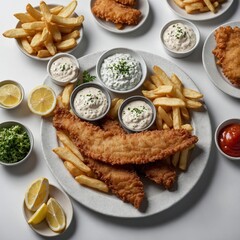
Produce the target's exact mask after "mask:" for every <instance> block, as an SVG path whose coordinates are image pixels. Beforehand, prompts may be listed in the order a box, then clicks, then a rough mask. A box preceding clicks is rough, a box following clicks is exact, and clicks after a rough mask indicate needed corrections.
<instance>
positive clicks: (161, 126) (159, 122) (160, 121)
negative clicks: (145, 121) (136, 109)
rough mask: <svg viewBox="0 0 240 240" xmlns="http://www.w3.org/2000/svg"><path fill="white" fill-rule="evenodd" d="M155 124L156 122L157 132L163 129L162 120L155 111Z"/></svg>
mask: <svg viewBox="0 0 240 240" xmlns="http://www.w3.org/2000/svg"><path fill="white" fill-rule="evenodd" d="M155 122H156V126H157V129H158V130H161V129H163V119H162V116H161V114H160V112H159V111H157V115H156V121H155Z"/></svg>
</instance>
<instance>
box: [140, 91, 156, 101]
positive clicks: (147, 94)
mask: <svg viewBox="0 0 240 240" xmlns="http://www.w3.org/2000/svg"><path fill="white" fill-rule="evenodd" d="M142 94H143V96H145V97H146V98H149V99H155V98H157V97H158V95H157V94H155V93H154V92H153V90H151V91H146V90H142Z"/></svg>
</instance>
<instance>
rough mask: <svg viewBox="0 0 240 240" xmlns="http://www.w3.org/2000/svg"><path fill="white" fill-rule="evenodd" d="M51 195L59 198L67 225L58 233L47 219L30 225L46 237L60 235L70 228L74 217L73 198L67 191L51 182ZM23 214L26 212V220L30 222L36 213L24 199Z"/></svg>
mask: <svg viewBox="0 0 240 240" xmlns="http://www.w3.org/2000/svg"><path fill="white" fill-rule="evenodd" d="M49 197H52V198H55V199H56V200H57V202H58V203H59V204H60V205H61V207H62V208H63V211H64V213H65V216H66V227H65V229H64V230H63V231H62V232H60V233H57V232H53V231H52V230H51V229H50V228H49V226H48V224H47V222H46V221H42V222H41V223H39V224H36V225H31V224H30V225H29V226H30V227H31V228H32V230H34V231H35V232H37V233H38V234H40V235H42V236H45V237H53V236H58V235H60V234H62V233H64V232H65V231H66V230H67V229H68V227H69V226H70V224H71V221H72V217H73V207H72V203H71V200H70V198H69V197H68V195H67V194H66V193H64V192H63V191H62V190H60V189H59V188H57V187H56V186H54V185H52V184H49ZM23 214H24V217H25V219H26V222H28V220H29V219H30V217H31V216H32V215H33V214H34V212H32V211H30V210H28V209H27V207H26V204H25V201H23Z"/></svg>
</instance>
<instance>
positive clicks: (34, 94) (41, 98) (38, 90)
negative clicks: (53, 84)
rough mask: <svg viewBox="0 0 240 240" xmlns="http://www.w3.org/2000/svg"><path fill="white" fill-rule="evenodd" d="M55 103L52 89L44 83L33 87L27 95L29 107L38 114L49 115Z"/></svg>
mask: <svg viewBox="0 0 240 240" xmlns="http://www.w3.org/2000/svg"><path fill="white" fill-rule="evenodd" d="M56 103H57V100H56V95H55V93H54V91H53V90H52V89H51V88H50V87H48V86H46V85H41V86H37V87H35V88H34V89H33V90H32V91H31V92H30V94H29V96H28V107H29V109H30V110H31V112H33V113H35V114H37V115H40V116H48V115H50V114H51V113H52V112H53V110H54V108H55V106H56Z"/></svg>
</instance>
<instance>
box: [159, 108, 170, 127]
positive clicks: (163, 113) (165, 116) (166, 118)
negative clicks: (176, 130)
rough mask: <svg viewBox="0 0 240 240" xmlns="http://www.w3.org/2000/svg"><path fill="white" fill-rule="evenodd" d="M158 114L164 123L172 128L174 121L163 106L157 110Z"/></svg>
mask: <svg viewBox="0 0 240 240" xmlns="http://www.w3.org/2000/svg"><path fill="white" fill-rule="evenodd" d="M157 113H158V115H159V116H160V117H161V119H163V121H164V122H165V123H166V124H167V125H168V127H169V128H172V126H173V120H172V119H171V118H170V117H169V115H168V114H167V113H166V111H165V110H164V109H163V108H162V107H161V106H159V107H158V108H157Z"/></svg>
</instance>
